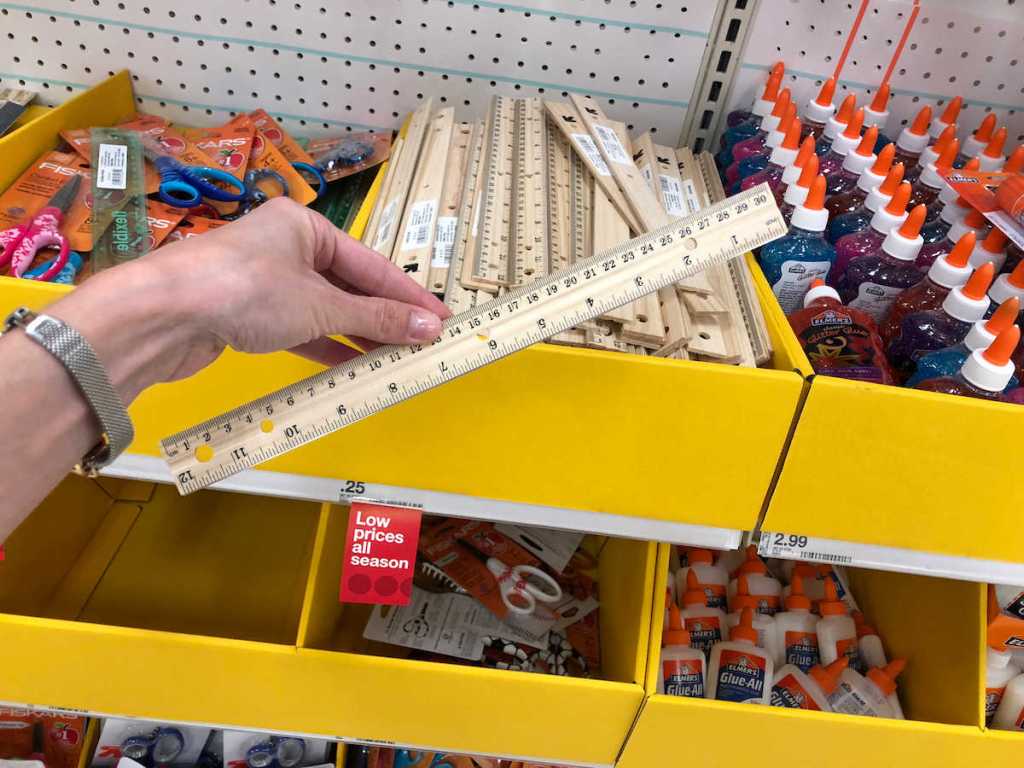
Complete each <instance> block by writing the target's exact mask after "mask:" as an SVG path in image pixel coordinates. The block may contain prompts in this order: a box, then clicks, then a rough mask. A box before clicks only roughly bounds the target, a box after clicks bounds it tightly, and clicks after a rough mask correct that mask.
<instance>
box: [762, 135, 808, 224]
mask: <svg viewBox="0 0 1024 768" xmlns="http://www.w3.org/2000/svg"><path fill="white" fill-rule="evenodd" d="M811 155H814V137H813V136H807V137H806V138H805V139H804V140H803V142H801V144H800V150H799V151H798V152H797V154H796V160H794V161H793V162H792V163H790V164H789V165H787V166H786V169H785V170H784V171H783V172H782V178H781V179H780V180H779V185H778V186H777V187H775V188H774V189H773V190H772V193H773V194H774V195H775V203H776V204H777V205H778V206H779V207H780V208H781V207H782V204H783V202H784V201H785V197H786V190H787V189H789V187H790V185H792V184H796V182H797V180H798V179H799V178H800V174H801V173H802V172H803V170H804V166H805V165H807V160H808V158H810V157H811ZM814 159H815V168H817V159H818V156H817V155H814ZM817 175H818V174H817V172H815V173H813V174H811V176H810V178H811V179H812V180H813V179H814V177H815V176H817ZM809 184H810V181H808V185H809ZM805 199H806V198H805ZM790 213H791V214H792V211H790ZM787 223H788V220H787Z"/></svg>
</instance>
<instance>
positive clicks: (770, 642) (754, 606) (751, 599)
mask: <svg viewBox="0 0 1024 768" xmlns="http://www.w3.org/2000/svg"><path fill="white" fill-rule="evenodd" d="M736 581H737V583H738V587H737V591H736V594H735V595H733V596H732V598H731V599H730V600H729V611H730V613H729V615H728V616H726V617H725V624H726V626H727V627H728V628H729V633H730V634H729V637H730V638H731V637H732V630H733V628H734V627H736V626H738V625H739V623H740V618H741V617H742V615H743V611H744V609H746V608H749V609H750V610H751V611H753V613H754V618H753V620H752V622H751V624H752V626H753V628H754V631H755V632H757V640H756V642H757V644H758V645H759V646H760V647H761V648H764V649H765V650H766V651H768V652H769V654H771V657H772V660H774V659H775V657H776V656H777V655H778V654H777V653H776V652H775V617H774V616H769V615H768V614H765V613H761V611H760V610H759V608H760V607H761V605H762V604H763V603H762V601H761V599H760V598H759V597H757V596H755V595H752V594H750V592H749V587H748V585H747V577H746V576H743V575H741V576H739V577H738V578H737V579H736Z"/></svg>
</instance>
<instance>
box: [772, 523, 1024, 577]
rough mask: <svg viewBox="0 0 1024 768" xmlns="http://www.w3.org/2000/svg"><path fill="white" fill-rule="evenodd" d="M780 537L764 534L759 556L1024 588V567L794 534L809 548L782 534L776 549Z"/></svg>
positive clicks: (959, 556) (1001, 562) (1003, 562)
mask: <svg viewBox="0 0 1024 768" xmlns="http://www.w3.org/2000/svg"><path fill="white" fill-rule="evenodd" d="M778 534H779V532H777V531H761V539H760V543H759V546H758V552H759V553H760V554H761V555H763V556H766V557H778V558H783V559H785V560H804V561H807V562H814V563H828V564H832V565H847V566H856V567H858V568H873V569H875V570H880V571H896V572H898V573H911V574H915V575H918V576H932V577H935V578H946V579H956V580H958V581H975V582H982V583H989V584H1021V585H1024V563H1009V562H1005V561H1002V560H984V559H981V558H977V557H965V556H962V555H940V554H935V553H932V552H921V551H918V550H914V549H903V548H900V547H886V546H881V545H878V544H861V543H858V542H851V541H838V540H836V539H825V538H820V537H817V536H807V537H802V536H800V535H798V534H792V536H799V537H800V538H806V544H804V545H803V546H799V547H797V546H793V545H791V544H790V543H789V539H790V537H791V534H790V533H788V532H787V533H785V534H782V535H783V536H785V537H786V541H785V542H784V543H783V544H782V545H781V546H776V545H773V544H772V542H771V538H772V537H775V536H777V535H778Z"/></svg>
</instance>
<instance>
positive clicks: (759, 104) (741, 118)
mask: <svg viewBox="0 0 1024 768" xmlns="http://www.w3.org/2000/svg"><path fill="white" fill-rule="evenodd" d="M785 74H786V66H785V64H783V63H782V62H781V61H777V62H775V65H774V66H773V67H772V68H771V69H770V70H769V71H768V79H767V80H766V81H765V84H764V92H763V93H762V94H761V98H759V99H754V102H753V104H751V105H750V109H734V110H733V111H732V112H730V113H729V114H728V115H726V116H725V124H726V126H728V127H729V128H735V127H736V126H738V125H740V124H741V123H750V122H753V123H754V125H755V126H756V125H757V121H756V120H752V118H761V117H764V116H765V115H767V114H769V113H770V112H771V111H772V105H773V104H774V103H775V98H776V96H778V95H779V84H780V83H781V82H782V78H783V76H784V75H785ZM724 138H725V135H724V134H723V139H724ZM723 146H725V145H724V144H723Z"/></svg>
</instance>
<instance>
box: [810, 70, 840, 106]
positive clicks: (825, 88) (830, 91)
mask: <svg viewBox="0 0 1024 768" xmlns="http://www.w3.org/2000/svg"><path fill="white" fill-rule="evenodd" d="M835 95H836V79H835V78H834V77H830V78H829V79H828V80H826V81H825V82H824V83H822V84H821V90H820V91H818V98H816V99H815V100H814V101H815V103H817V104H820V105H821V106H823V107H829V106H831V105H832V99H834V98H835Z"/></svg>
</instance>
